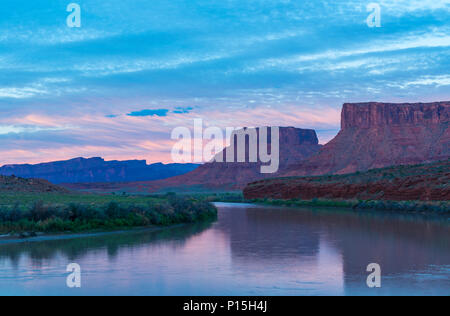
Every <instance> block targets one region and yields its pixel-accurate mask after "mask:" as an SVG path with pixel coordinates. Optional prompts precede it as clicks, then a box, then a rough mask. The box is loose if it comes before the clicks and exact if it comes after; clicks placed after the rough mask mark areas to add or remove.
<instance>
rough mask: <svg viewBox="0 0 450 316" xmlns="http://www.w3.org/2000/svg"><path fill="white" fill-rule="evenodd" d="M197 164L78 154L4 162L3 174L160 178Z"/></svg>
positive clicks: (68, 179)
mask: <svg viewBox="0 0 450 316" xmlns="http://www.w3.org/2000/svg"><path fill="white" fill-rule="evenodd" d="M197 167H198V165H196V164H167V165H164V164H162V163H157V164H151V165H147V163H146V161H145V160H128V161H105V160H104V159H102V158H99V157H95V158H89V159H85V158H75V159H71V160H65V161H55V162H48V163H41V164H37V165H29V164H23V165H5V166H3V167H1V168H0V174H1V175H5V176H11V175H15V176H19V177H24V178H39V179H46V180H48V181H50V182H52V183H95V182H127V181H146V180H157V179H164V178H169V177H173V176H176V175H180V174H184V173H187V172H189V171H192V170H194V169H195V168H197Z"/></svg>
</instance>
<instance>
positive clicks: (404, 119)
mask: <svg viewBox="0 0 450 316" xmlns="http://www.w3.org/2000/svg"><path fill="white" fill-rule="evenodd" d="M449 121H450V102H448V101H447V102H435V103H414V104H410V103H399V104H393V103H376V102H369V103H346V104H344V106H343V109H342V123H341V125H342V128H341V131H340V132H339V134H338V135H337V136H336V137H335V138H334V139H333V140H331V141H330V142H329V143H327V144H326V145H325V146H324V147H323V148H322V149H321V150H320V152H319V153H317V154H316V155H314V156H312V157H310V158H309V159H308V160H306V161H303V162H300V163H297V164H294V165H292V166H290V167H289V170H288V171H287V172H286V173H285V174H283V175H287V176H291V175H299V176H306V175H323V174H343V173H351V172H355V171H366V170H368V169H372V168H382V167H387V166H392V165H399V164H419V163H423V162H431V161H438V160H444V159H448V158H449V157H450V128H449Z"/></svg>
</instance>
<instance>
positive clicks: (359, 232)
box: [324, 212, 450, 284]
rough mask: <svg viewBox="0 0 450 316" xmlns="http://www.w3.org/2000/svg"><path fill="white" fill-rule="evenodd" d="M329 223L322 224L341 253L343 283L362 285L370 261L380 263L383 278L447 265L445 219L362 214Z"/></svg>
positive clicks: (449, 250) (449, 239)
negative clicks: (344, 281)
mask: <svg viewBox="0 0 450 316" xmlns="http://www.w3.org/2000/svg"><path fill="white" fill-rule="evenodd" d="M327 216H328V215H327ZM329 221H330V222H331V221H332V222H334V225H332V224H330V223H329V222H328V221H324V222H325V223H328V224H327V226H326V231H327V235H328V238H331V239H332V240H333V242H334V245H335V246H336V247H337V248H339V249H340V251H341V253H342V257H343V268H344V276H345V280H346V282H350V281H355V282H358V283H361V284H365V280H366V277H367V274H368V273H367V272H366V267H367V265H368V264H369V263H372V262H374V263H378V264H380V266H381V268H382V275H383V276H389V275H398V274H408V273H412V272H415V271H425V270H427V271H429V269H430V267H431V266H445V265H446V266H447V267H449V266H450V226H449V225H448V219H447V218H431V219H430V218H426V219H424V218H422V217H421V216H420V215H411V214H409V215H392V214H389V213H378V214H373V213H367V212H365V213H360V214H358V213H349V214H348V215H345V216H332V217H330V218H329ZM447 275H448V273H447Z"/></svg>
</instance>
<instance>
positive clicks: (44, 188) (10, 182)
mask: <svg viewBox="0 0 450 316" xmlns="http://www.w3.org/2000/svg"><path fill="white" fill-rule="evenodd" d="M0 192H2V193H5V192H6V193H8V192H11V193H17V192H21V193H69V192H70V191H69V190H67V189H65V188H62V187H60V186H57V185H54V184H51V183H50V182H48V181H46V180H41V179H24V178H18V177H15V176H10V177H8V176H0Z"/></svg>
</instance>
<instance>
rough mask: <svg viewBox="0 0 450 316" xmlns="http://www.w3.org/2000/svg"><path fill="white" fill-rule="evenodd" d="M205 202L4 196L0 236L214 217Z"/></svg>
mask: <svg viewBox="0 0 450 316" xmlns="http://www.w3.org/2000/svg"><path fill="white" fill-rule="evenodd" d="M216 217H217V210H216V208H215V207H214V206H213V205H212V204H211V203H209V202H207V201H205V200H200V199H195V198H193V197H188V196H177V195H176V194H166V195H161V196H126V195H122V196H117V195H93V194H78V195H77V194H54V193H53V194H52V193H49V194H1V195H0V234H7V233H12V234H17V233H19V234H20V233H24V232H28V233H31V235H33V233H36V232H46V233H47V232H81V231H94V230H115V229H125V228H131V227H142V226H152V225H158V226H167V225H173V224H180V223H194V222H201V221H208V220H213V219H215V218H216Z"/></svg>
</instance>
